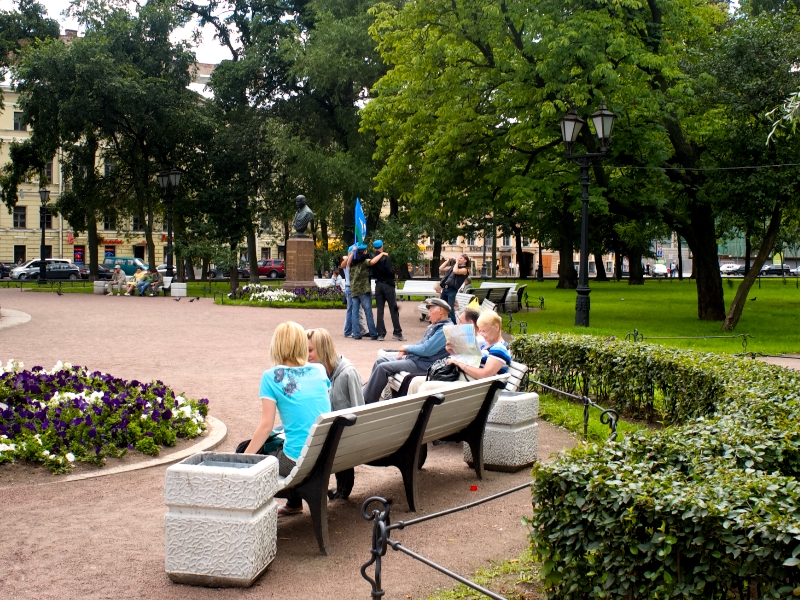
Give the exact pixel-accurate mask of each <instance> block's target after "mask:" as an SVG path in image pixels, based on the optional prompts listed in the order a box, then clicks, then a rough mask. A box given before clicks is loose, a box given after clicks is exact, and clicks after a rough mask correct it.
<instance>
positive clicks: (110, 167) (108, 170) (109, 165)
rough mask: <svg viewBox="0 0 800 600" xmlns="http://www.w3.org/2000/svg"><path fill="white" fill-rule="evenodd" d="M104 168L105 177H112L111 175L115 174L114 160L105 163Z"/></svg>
mask: <svg viewBox="0 0 800 600" xmlns="http://www.w3.org/2000/svg"><path fill="white" fill-rule="evenodd" d="M103 168H104V173H105V176H106V177H111V175H112V174H113V173H114V161H113V160H107V161H105V163H104V164H103Z"/></svg>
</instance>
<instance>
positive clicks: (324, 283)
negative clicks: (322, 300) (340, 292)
mask: <svg viewBox="0 0 800 600" xmlns="http://www.w3.org/2000/svg"><path fill="white" fill-rule="evenodd" d="M314 283H316V284H317V287H321V288H326V287H331V286H332V285H333V284H332V283H331V280H330V279H325V278H317V277H315V278H314Z"/></svg>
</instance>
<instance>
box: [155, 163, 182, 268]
mask: <svg viewBox="0 0 800 600" xmlns="http://www.w3.org/2000/svg"><path fill="white" fill-rule="evenodd" d="M180 182H181V170H180V169H177V168H175V167H172V168H171V169H164V170H163V171H161V173H159V174H158V185H160V186H161V192H162V193H163V194H164V201H165V202H166V203H167V277H172V200H173V199H174V198H175V196H177V195H178V185H180Z"/></svg>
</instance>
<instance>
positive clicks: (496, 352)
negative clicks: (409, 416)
mask: <svg viewBox="0 0 800 600" xmlns="http://www.w3.org/2000/svg"><path fill="white" fill-rule="evenodd" d="M478 331H479V332H480V334H481V335H483V338H484V339H485V340H486V341H485V342H484V344H483V346H482V347H481V355H482V356H481V364H480V366H478V367H473V366H472V365H467V364H464V363H463V362H459V361H457V360H455V359H454V358H449V359H447V362H448V363H451V364H454V365H457V366H458V367H459V368H460V369H461V375H460V376H459V378H458V380H459V381H469V379H483V378H485V377H491V376H492V375H503V374H504V373H505V372H506V371H508V367H509V366H510V365H511V352H509V350H508V344H507V343H506V342H505V340H503V319H502V318H501V317H500V315H498V314H497V313H494V312H485V313H483V314H482V315H481V316H480V317H478ZM452 350H453V349H452V347H451V346H450V344H447V351H448V352H450V353H451V354H452ZM468 378H469V379H468ZM453 383H454V382H452V381H426V380H425V376H424V375H423V376H421V377H414V379H413V380H412V381H411V384H410V385H409V386H408V393H409V394H416V393H417V392H428V391H430V390H435V389H436V388H441V387H446V386H448V385H452V384H453Z"/></svg>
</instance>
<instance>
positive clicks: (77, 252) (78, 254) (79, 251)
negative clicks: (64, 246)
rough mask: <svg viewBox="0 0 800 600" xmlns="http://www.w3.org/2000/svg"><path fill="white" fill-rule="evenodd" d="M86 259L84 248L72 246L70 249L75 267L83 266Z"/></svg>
mask: <svg viewBox="0 0 800 600" xmlns="http://www.w3.org/2000/svg"><path fill="white" fill-rule="evenodd" d="M85 258H86V246H74V247H73V249H72V262H74V263H75V264H76V265H82V264H84V261H85Z"/></svg>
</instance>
